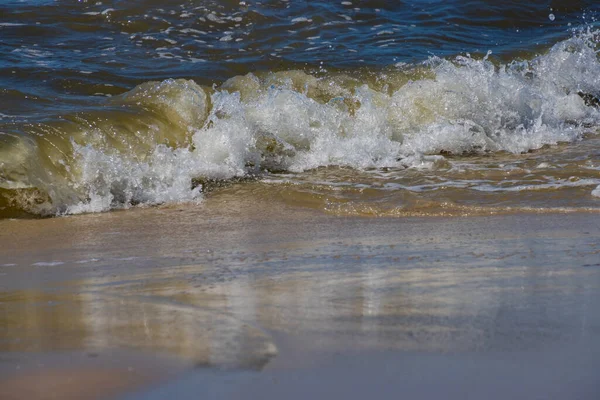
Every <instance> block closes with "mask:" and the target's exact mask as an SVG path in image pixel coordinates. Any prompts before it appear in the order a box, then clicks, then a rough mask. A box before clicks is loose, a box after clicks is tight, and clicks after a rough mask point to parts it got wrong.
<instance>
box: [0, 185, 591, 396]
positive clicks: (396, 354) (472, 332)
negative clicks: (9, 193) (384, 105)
mask: <svg viewBox="0 0 600 400" xmlns="http://www.w3.org/2000/svg"><path fill="white" fill-rule="evenodd" d="M241 187H243V188H242V189H240V188H239V187H235V185H234V187H231V188H225V189H223V190H219V191H217V192H214V193H212V194H210V195H209V196H207V198H206V199H205V200H204V201H203V202H202V203H200V204H192V205H190V204H188V205H180V206H169V207H155V208H145V209H141V208H140V209H132V210H127V211H117V212H110V213H104V214H90V215H79V216H69V217H61V218H51V219H40V220H2V221H0V243H1V246H0V398H2V399H5V398H15V399H17V398H28V399H42V398H68V399H75V398H82V399H87V398H107V397H108V398H113V397H114V396H117V395H120V396H124V397H123V398H127V399H146V398H150V399H153V398H156V399H159V398H161V399H162V398H168V397H173V398H178V399H179V398H190V399H191V398H266V399H269V398H273V399H275V398H288V399H289V398H324V397H332V398H365V397H371V398H398V397H403V396H404V397H407V398H449V399H459V398H460V399H462V398H488V399H496V398H497V399H504V398H523V399H525V398H527V399H529V398H544V399H549V398H556V399H565V398H578V399H596V398H599V397H600V383H599V382H600V379H598V378H599V377H600V375H599V371H600V360H599V359H598V358H597V357H594V354H596V355H597V354H600V313H598V311H597V310H598V309H599V307H600V215H598V214H585V213H571V214H509V215H497V216H472V217H470V216H465V217H453V218H443V217H419V218H417V217H402V218H364V217H349V216H347V217H343V216H335V215H329V214H326V213H324V212H322V211H321V210H318V209H311V208H307V207H303V206H295V205H294V204H291V203H289V202H288V203H286V202H284V201H279V200H278V199H266V198H265V197H264V196H263V195H260V194H258V193H257V192H256V191H254V190H253V184H247V185H241ZM199 393H200V394H202V396H200V397H199ZM402 395H403V396H402Z"/></svg>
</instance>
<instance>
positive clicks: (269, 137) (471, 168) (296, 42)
mask: <svg viewBox="0 0 600 400" xmlns="http://www.w3.org/2000/svg"><path fill="white" fill-rule="evenodd" d="M599 15H600V4H599V3H598V2H597V1H544V2H542V1H534V2H520V1H511V2H501V3H498V2H491V1H484V0H478V1H412V2H408V1H404V2H398V1H385V0H367V1H338V2H335V3H333V2H325V1H310V2H309V1H262V2H253V1H252V2H250V1H230V0H222V1H183V2H181V1H157V0H136V1H79V2H73V1H4V2H1V3H0V216H2V215H15V213H17V214H19V213H21V212H22V211H25V212H27V213H29V214H31V213H32V214H35V215H55V214H61V213H65V212H66V213H70V212H87V211H105V210H110V209H114V208H122V207H130V206H132V205H137V204H159V203H165V202H166V203H170V202H188V201H196V200H198V199H200V198H202V196H203V194H202V193H203V192H204V189H203V183H206V182H208V181H215V180H216V181H228V180H231V179H237V178H252V179H263V180H264V182H269V184H272V183H276V184H277V185H281V184H283V185H288V184H292V185H299V186H297V187H302V185H305V184H306V185H308V186H309V187H317V189H315V190H316V193H317V194H316V196H317V197H318V198H327V199H329V200H327V202H329V203H327V202H326V203H327V204H325V205H323V207H324V208H328V207H329V208H331V207H330V203H331V200H330V198H331V196H333V198H334V199H335V201H333V203H335V204H334V206H333V209H335V210H337V211H336V212H341V211H340V210H342V209H343V210H345V211H343V212H346V211H348V212H350V211H352V210H353V211H352V212H357V213H367V214H370V213H375V214H378V213H380V212H384V213H388V212H392V213H397V212H400V213H403V212H405V211H406V210H413V211H414V210H416V209H419V208H420V207H422V205H423V204H428V206H427V207H430V206H429V205H431V204H433V206H432V207H433V209H439V207H446V205H448V204H451V207H454V208H456V207H458V208H461V207H467V206H468V207H479V206H481V205H484V206H485V207H488V206H489V207H492V208H493V209H494V210H496V211H497V209H498V207H500V208H502V207H507V206H508V207H509V208H514V207H517V208H518V207H526V208H531V207H533V208H534V209H536V210H538V209H543V210H546V209H556V207H559V208H561V209H569V210H571V209H575V210H582V209H585V210H597V209H600V208H599V206H598V198H599V197H600V175H599V174H600V166H599V165H598V163H599V161H598V159H599V158H600V157H598V154H600V153H598V135H597V134H598V126H600V62H599V61H598V57H597V53H598V49H599V40H598V38H599V33H598V31H597V29H598V25H599V24H598V22H597V19H596V18H597V17H598V16H599ZM179 79H182V80H179ZM565 145H566V147H565ZM561 146H562V147H561ZM523 154H533V155H531V156H523ZM457 157H463V158H457ZM482 157H483V158H482ZM486 157H488V158H489V157H493V160H490V159H488V158H486ZM336 167H342V168H350V170H351V171H352V172H351V173H349V174H346V172H342V173H340V172H339V171H338V172H334V171H330V170H328V172H327V173H326V174H325V175H326V176H325V177H323V176H320V172H319V171H318V169H319V168H336ZM388 170H390V171H391V172H389V171H388ZM369 171H378V172H377V173H373V172H369ZM357 182H359V183H357ZM315 185H316V186H315ZM267 186H268V185H267ZM267 186H265V188H266V187H267ZM269 187H270V186H269ZM339 187H350V188H351V190H350V192H352V190H359V191H360V190H363V189H364V188H370V189H373V190H374V191H375V192H376V193H377V194H376V195H373V196H372V197H370V198H367V199H365V198H363V197H362V196H363V195H362V194H361V193H362V192H359V194H358V195H355V194H352V193H350V192H349V193H346V192H343V191H341V192H340V190H339V189H338V188H339ZM308 192H309V193H312V194H310V195H309V197H310V196H312V195H314V193H313V189H310V190H308ZM390 192H391V193H392V195H391V197H389V196H388V195H389V193H390ZM554 192H558V193H554ZM340 193H342V194H341V195H340ZM297 194H298V195H300V194H299V193H297ZM382 198H384V199H387V200H385V201H383V200H382ZM373 199H376V201H377V202H381V201H383V203H384V204H385V206H383V208H382V209H381V208H377V207H376V208H377V210H376V211H372V207H373V204H372V202H373ZM364 201H366V202H367V205H365V204H364ZM348 202H350V203H351V205H350V206H348V204H347V203H348ZM338 203H339V204H338ZM378 207H379V206H378ZM398 207H399V208H398ZM349 210H350V211H349ZM357 210H358V211H357ZM382 210H383V211H382ZM390 210H392V211H390ZM398 210H400V211H398ZM486 210H487V209H486ZM471 211H472V210H471ZM471 211H469V212H471ZM496 211H494V212H496ZM411 212H412V211H411ZM415 212H416V211H415ZM419 212H420V211H419ZM477 212H480V211H477ZM486 212H487V211H486ZM19 215H20V214H19Z"/></svg>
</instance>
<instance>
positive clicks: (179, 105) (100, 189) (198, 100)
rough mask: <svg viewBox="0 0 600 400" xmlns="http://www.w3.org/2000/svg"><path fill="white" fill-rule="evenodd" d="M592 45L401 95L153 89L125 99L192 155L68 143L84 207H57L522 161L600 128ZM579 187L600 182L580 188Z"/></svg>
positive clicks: (583, 41) (407, 88) (409, 87)
mask: <svg viewBox="0 0 600 400" xmlns="http://www.w3.org/2000/svg"><path fill="white" fill-rule="evenodd" d="M210 15H211V14H209V16H210ZM303 21H304V20H302V21H301V19H299V18H297V19H294V20H293V22H303ZM592 37H593V34H592V33H589V34H581V35H578V36H575V37H573V38H571V39H568V40H565V41H563V42H560V43H558V44H556V45H555V46H554V47H552V48H551V49H550V50H549V52H548V53H547V54H546V55H543V56H540V57H538V58H536V59H534V60H531V61H522V62H521V61H520V62H513V63H510V64H508V65H494V64H493V63H492V62H491V61H490V60H489V59H488V58H487V57H485V58H484V59H479V60H478V59H473V58H470V57H467V56H460V57H457V58H456V59H454V60H444V59H440V58H432V59H430V60H429V61H428V62H427V63H426V65H425V66H426V67H427V69H428V74H429V77H427V78H422V79H415V80H412V81H409V82H408V83H406V84H404V85H402V86H400V87H399V88H398V89H397V90H396V91H394V92H388V91H385V90H384V91H376V90H374V89H373V88H372V87H370V86H369V85H368V82H365V83H364V84H356V85H354V86H352V87H347V86H344V85H341V84H338V83H337V81H336V79H335V78H334V77H328V76H326V77H324V78H321V79H317V78H315V77H311V76H309V75H306V74H303V73H301V72H297V71H296V72H294V71H291V72H289V73H287V75H286V74H285V73H284V74H283V75H282V76H283V79H280V80H279V81H277V80H275V81H273V82H274V83H270V81H269V79H270V78H265V79H263V80H260V79H258V78H256V77H253V76H246V77H238V78H236V79H242V80H244V82H245V83H244V85H242V86H241V88H238V89H235V85H230V84H228V83H226V84H225V85H223V88H222V89H219V88H217V89H215V90H214V91H212V94H211V95H210V101H208V100H207V95H206V93H209V92H211V91H209V90H207V89H202V88H200V87H199V86H198V85H196V84H194V83H193V82H189V81H188V82H184V81H173V80H169V81H165V82H162V83H146V84H143V85H141V86H140V87H138V88H136V89H134V90H133V91H132V92H130V93H128V94H126V95H124V96H121V97H119V98H120V99H121V101H124V102H125V103H126V104H128V105H129V104H131V105H138V106H140V107H142V108H144V109H148V108H149V109H152V110H154V111H156V112H157V113H159V114H160V116H161V118H163V119H166V120H168V121H169V123H171V124H176V125H178V126H180V128H182V129H183V130H187V131H188V132H189V134H190V137H191V140H190V142H189V146H187V147H179V148H174V147H172V146H168V145H166V144H163V143H156V144H154V145H152V146H150V147H151V150H150V151H149V152H145V153H144V154H143V155H140V154H138V153H137V152H136V150H135V149H133V150H132V152H131V153H127V151H125V152H124V151H112V150H111V149H109V148H107V147H105V146H98V145H97V143H93V142H90V143H88V144H76V143H73V148H74V151H75V158H74V159H75V160H76V163H77V167H76V168H73V169H74V170H77V171H78V172H77V174H74V175H73V176H72V177H70V178H69V180H70V187H69V191H74V192H75V193H77V196H75V198H76V199H77V200H75V201H74V200H73V198H74V197H73V195H72V194H69V195H60V194H57V193H58V192H59V191H58V190H53V191H52V192H51V193H50V196H51V197H52V201H53V204H52V205H50V207H51V208H53V209H54V210H59V211H61V212H67V213H80V212H93V211H103V210H108V209H111V208H115V207H128V206H129V205H131V204H139V203H142V204H156V203H165V202H187V201H197V200H198V199H200V198H201V191H202V187H201V186H196V187H193V185H192V181H193V180H194V179H196V178H202V179H205V178H208V179H230V178H233V177H240V176H247V175H249V174H254V173H257V172H259V171H260V170H261V169H263V168H267V169H271V170H278V171H282V170H287V171H291V172H299V171H305V170H309V169H313V168H317V167H321V166H331V165H337V166H347V167H351V168H356V169H367V168H379V167H402V168H405V167H408V168H433V167H434V166H435V165H436V163H438V162H439V159H440V158H443V157H442V156H439V155H436V154H439V153H440V152H441V153H446V152H449V153H455V154H457V153H459V154H460V153H485V152H498V151H505V152H511V153H521V152H527V151H529V150H532V149H539V148H540V147H542V146H544V145H552V144H556V143H558V142H572V141H576V140H579V139H581V138H582V137H583V135H584V134H585V133H586V132H587V131H588V130H586V129H587V128H586V127H589V126H592V127H597V126H598V125H600V111H599V110H598V109H597V108H595V107H593V106H589V105H586V103H585V101H584V99H583V98H582V97H581V96H580V95H579V93H586V94H590V95H592V96H598V95H599V94H600V63H599V62H598V58H597V55H596V52H595V47H594V46H595V43H593V42H592V41H591V40H592V39H591V38H592ZM298 82H300V83H301V84H300V89H299V88H298ZM315 90H316V91H318V92H319V91H320V92H319V93H320V94H319V93H317V95H315V94H314V93H313V92H314V91H315ZM240 91H241V92H243V93H240ZM311 91H313V92H311ZM208 103H210V110H209V109H208V105H207V104H208ZM149 129H150V128H149ZM90 134H91V133H90ZM110 134H111V135H112V133H110ZM138 134H139V135H142V133H138ZM146 134H147V135H148V136H149V137H152V135H150V134H149V133H146ZM53 184H54V183H53ZM557 184H561V185H562V184H570V183H568V182H562V183H560V182H559V183H557ZM583 184H585V185H591V184H594V185H596V184H597V182H591V181H589V182H588V181H580V182H579V183H577V185H583ZM496 189H499V188H491V189H489V188H485V187H484V186H480V187H479V190H496ZM523 189H525V188H520V187H518V188H517V187H515V188H512V189H499V190H523ZM599 192H600V189H599V188H596V189H595V190H594V191H593V192H592V194H594V195H595V196H598V194H599Z"/></svg>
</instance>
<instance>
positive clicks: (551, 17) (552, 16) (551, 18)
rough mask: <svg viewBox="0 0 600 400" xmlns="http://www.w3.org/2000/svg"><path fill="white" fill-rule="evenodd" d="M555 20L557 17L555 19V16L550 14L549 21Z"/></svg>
mask: <svg viewBox="0 0 600 400" xmlns="http://www.w3.org/2000/svg"><path fill="white" fill-rule="evenodd" d="M555 18H556V17H555V16H554V14H552V13H550V14H549V15H548V19H550V21H554V19H555Z"/></svg>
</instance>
